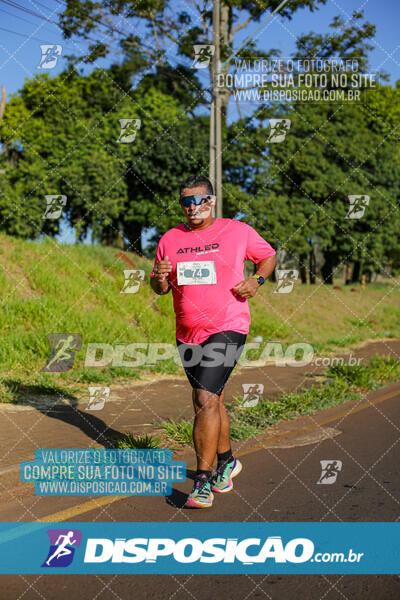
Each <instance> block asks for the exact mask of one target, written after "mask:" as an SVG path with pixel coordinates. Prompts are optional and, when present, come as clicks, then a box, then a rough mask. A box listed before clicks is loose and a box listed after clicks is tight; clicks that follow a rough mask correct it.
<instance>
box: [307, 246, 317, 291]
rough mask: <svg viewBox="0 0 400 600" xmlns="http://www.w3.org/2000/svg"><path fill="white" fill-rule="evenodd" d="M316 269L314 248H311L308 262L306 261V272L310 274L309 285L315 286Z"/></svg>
mask: <svg viewBox="0 0 400 600" xmlns="http://www.w3.org/2000/svg"><path fill="white" fill-rule="evenodd" d="M316 268H317V264H316V261H315V253H314V248H311V252H310V254H309V261H308V271H309V274H310V283H311V284H315V275H316V272H315V271H316Z"/></svg>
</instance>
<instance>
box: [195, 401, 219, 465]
mask: <svg viewBox="0 0 400 600" xmlns="http://www.w3.org/2000/svg"><path fill="white" fill-rule="evenodd" d="M192 399H193V406H194V411H195V418H194V425H193V443H194V448H195V450H196V456H197V469H198V470H199V471H211V470H212V465H213V462H214V458H215V455H216V453H217V447H218V440H219V436H220V430H221V417H220V409H219V399H220V397H219V396H217V395H216V394H211V392H207V391H206V390H199V389H194V390H193V392H192Z"/></svg>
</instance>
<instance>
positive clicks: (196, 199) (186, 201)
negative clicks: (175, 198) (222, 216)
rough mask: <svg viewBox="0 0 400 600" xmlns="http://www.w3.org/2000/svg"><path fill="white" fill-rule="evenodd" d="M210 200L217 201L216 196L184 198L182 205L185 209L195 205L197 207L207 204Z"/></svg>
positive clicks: (201, 195)
mask: <svg viewBox="0 0 400 600" xmlns="http://www.w3.org/2000/svg"><path fill="white" fill-rule="evenodd" d="M209 200H215V196H204V194H200V195H196V196H184V197H183V198H182V205H183V206H184V207H185V208H189V207H190V205H191V204H194V205H195V206H200V205H201V204H205V203H206V202H208V201H209Z"/></svg>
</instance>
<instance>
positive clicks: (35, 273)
mask: <svg viewBox="0 0 400 600" xmlns="http://www.w3.org/2000/svg"><path fill="white" fill-rule="evenodd" d="M118 252H119V251H118V250H117V249H114V248H107V247H103V246H84V245H75V246H68V245H63V244H58V243H57V242H55V241H54V240H49V239H46V240H45V241H44V242H42V243H34V242H29V241H24V240H20V239H16V238H12V237H9V236H6V235H4V234H0V285H1V289H2V299H1V309H2V310H1V311H0V332H1V336H0V381H2V380H4V381H6V380H13V381H15V382H17V383H16V384H15V385H16V386H17V387H18V385H19V384H24V385H30V386H33V388H32V389H34V386H38V392H39V389H40V388H41V387H42V386H44V387H45V388H46V389H49V390H50V389H51V387H52V386H54V388H55V390H58V391H59V392H60V393H66V390H70V388H71V387H72V386H75V387H76V386H77V389H80V390H81V393H82V394H86V393H87V384H90V383H94V384H96V383H98V384H104V385H110V384H112V383H115V382H118V383H119V384H120V383H122V384H123V383H126V382H128V381H129V380H131V379H137V378H140V377H141V376H142V374H143V373H144V372H146V373H161V374H175V373H179V374H183V371H182V369H181V367H180V366H179V365H177V364H175V362H174V361H173V360H172V359H170V360H168V361H159V362H157V363H156V364H155V365H153V366H146V367H138V368H131V367H113V366H111V365H109V366H106V367H104V368H95V367H85V366H84V359H85V355H86V350H87V345H88V343H90V342H103V343H108V344H111V345H112V346H113V348H115V345H116V344H117V343H135V342H163V343H172V344H174V341H175V316H174V312H173V306H172V298H171V295H170V294H169V295H166V296H156V295H155V294H154V293H153V291H152V290H151V288H150V285H149V276H150V272H151V269H152V262H151V261H149V260H147V259H145V258H141V257H139V256H137V255H135V254H132V253H128V256H129V257H130V258H131V259H132V260H133V262H134V264H135V268H137V269H143V270H144V271H145V280H144V282H142V283H141V286H140V289H139V292H138V293H137V294H120V290H121V289H122V287H123V282H124V275H123V270H124V269H129V268H131V267H129V265H127V264H126V263H125V262H124V261H122V260H121V259H120V258H118V257H117V253H118ZM394 283H395V282H393V283H391V282H388V283H376V284H371V285H369V286H367V287H366V288H365V290H362V289H361V287H360V286H353V287H354V288H355V289H356V290H357V293H351V292H350V290H349V289H348V288H346V286H342V290H341V291H336V292H335V291H334V290H333V289H332V286H318V285H316V286H305V285H301V284H300V283H299V284H296V285H295V288H294V290H293V291H292V292H291V293H290V294H274V293H273V291H274V289H275V284H274V283H272V282H267V283H266V284H265V285H264V286H263V287H262V288H261V289H260V291H259V293H258V294H257V295H256V296H255V298H253V299H252V300H251V301H250V305H251V313H252V324H251V329H250V333H249V337H248V340H249V341H251V340H252V338H253V337H254V336H256V335H257V336H262V337H263V338H264V341H265V342H266V341H270V340H278V341H280V342H281V343H282V345H283V347H286V346H287V345H288V344H291V343H296V342H299V341H300V342H308V343H310V344H312V346H313V347H314V350H315V352H318V353H325V354H326V353H327V352H333V351H334V350H335V349H338V348H345V347H348V346H350V345H352V344H354V343H358V342H360V341H364V340H367V339H375V338H379V337H400V318H399V316H400V311H399V308H398V306H399V290H398V286H396V285H395V284H394ZM349 287H350V286H349ZM338 298H339V299H340V300H338ZM367 314H369V315H371V318H368V319H367V320H366V321H364V320H363V319H364V315H367ZM50 333H79V334H80V335H81V336H82V347H81V349H80V350H79V352H77V353H76V356H75V361H74V366H73V368H72V369H71V370H70V371H67V372H65V373H42V372H41V370H42V368H43V367H44V365H45V364H46V362H47V360H48V355H49V343H48V339H47V335H48V334H50ZM256 357H257V354H256V353H254V358H256ZM4 381H3V383H2V384H1V383H0V401H3V402H10V401H15V399H16V398H17V397H18V391H15V390H14V391H13V389H12V386H11V387H10V385H9V384H7V383H4ZM18 382H19V383H18ZM85 386H86V387H85ZM74 389H75V388H74ZM40 393H41V392H40Z"/></svg>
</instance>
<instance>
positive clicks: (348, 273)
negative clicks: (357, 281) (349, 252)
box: [344, 263, 351, 285]
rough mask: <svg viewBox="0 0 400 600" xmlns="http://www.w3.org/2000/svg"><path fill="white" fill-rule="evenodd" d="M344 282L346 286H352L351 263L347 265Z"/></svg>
mask: <svg viewBox="0 0 400 600" xmlns="http://www.w3.org/2000/svg"><path fill="white" fill-rule="evenodd" d="M344 282H345V284H346V285H350V283H351V263H347V264H346V268H345V271H344Z"/></svg>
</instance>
